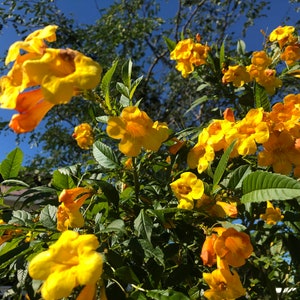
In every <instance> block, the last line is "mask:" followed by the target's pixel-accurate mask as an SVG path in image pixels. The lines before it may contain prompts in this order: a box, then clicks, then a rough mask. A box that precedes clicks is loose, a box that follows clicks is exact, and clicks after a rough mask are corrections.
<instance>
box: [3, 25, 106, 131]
mask: <svg viewBox="0 0 300 300" xmlns="http://www.w3.org/2000/svg"><path fill="white" fill-rule="evenodd" d="M56 29H57V26H55V25H49V26H47V27H45V28H44V29H40V30H38V31H35V32H33V33H32V34H30V35H29V36H28V37H27V38H26V39H25V40H24V41H19V42H16V43H14V44H13V45H12V46H11V47H10V49H9V51H8V55H7V58H6V63H9V62H11V61H15V62H14V64H13V66H12V68H11V70H10V71H9V72H8V73H7V75H6V76H3V77H1V79H0V85H1V91H0V106H1V107H2V108H7V109H16V110H18V111H19V112H20V113H26V114H27V115H28V114H29V115H30V116H33V115H34V114H37V115H38V116H37V117H35V116H34V118H35V119H36V120H38V122H37V121H35V122H31V124H29V123H28V124H27V123H26V122H27V121H29V119H30V118H31V117H28V116H26V117H21V116H18V117H17V119H14V120H13V122H12V126H11V127H12V128H13V129H15V128H16V130H17V131H16V132H18V133H21V132H28V131H31V130H33V129H34V128H35V126H37V124H38V123H39V121H40V120H41V119H42V118H43V116H44V115H45V114H46V113H47V111H48V110H50V109H51V104H52V105H56V104H65V103H68V102H69V101H70V100H71V98H72V97H73V96H74V95H77V94H79V93H80V92H82V91H83V90H86V89H92V88H94V87H96V86H97V84H98V83H99V82H100V77H101V72H102V69H101V67H100V65H99V64H98V63H96V62H95V61H93V60H92V59H91V58H88V57H86V56H84V55H83V54H81V53H80V52H78V51H74V50H71V49H67V50H64V49H52V48H47V45H46V44H45V42H44V39H45V40H47V41H49V42H52V41H54V40H55V39H56V35H55V31H56ZM21 50H22V54H21V53H20V51H21ZM23 52H25V53H24V54H23ZM33 88H34V89H36V90H38V89H40V91H41V94H40V99H38V101H37V99H36V96H37V93H27V91H30V90H31V89H33ZM24 92H25V95H26V98H27V100H26V104H27V106H26V107H25V105H24V104H22V111H21V110H20V101H19V100H20V99H19V95H20V93H21V95H22V94H23V93H24ZM31 96H33V98H32V99H31ZM22 97H23V96H21V98H22ZM37 103H39V104H38V105H37ZM41 103H42V104H41ZM33 107H35V108H34V110H33ZM24 119H25V120H24ZM19 123H20V124H19ZM21 123H22V124H24V126H23V125H22V124H21ZM25 123H26V124H25ZM34 123H36V125H35V126H34V125H33V124H34Z"/></svg>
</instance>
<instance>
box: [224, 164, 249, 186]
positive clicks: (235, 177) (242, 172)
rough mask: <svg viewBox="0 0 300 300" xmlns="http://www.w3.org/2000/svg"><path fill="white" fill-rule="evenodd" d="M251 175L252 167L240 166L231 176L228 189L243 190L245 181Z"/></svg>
mask: <svg viewBox="0 0 300 300" xmlns="http://www.w3.org/2000/svg"><path fill="white" fill-rule="evenodd" d="M250 173H251V167H250V166H249V165H243V166H239V167H238V168H237V169H235V170H234V171H232V173H231V174H230V175H231V177H230V178H229V181H228V185H227V187H228V188H229V189H231V190H234V189H238V188H241V186H242V183H243V180H244V179H245V177H246V176H248V175H249V174H250Z"/></svg>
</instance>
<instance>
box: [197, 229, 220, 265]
mask: <svg viewBox="0 0 300 300" xmlns="http://www.w3.org/2000/svg"><path fill="white" fill-rule="evenodd" d="M217 238H218V235H217V234H215V233H213V234H212V235H208V236H206V238H205V241H204V243H203V246H202V250H201V255H200V257H201V259H202V261H203V265H206V266H209V267H211V266H213V265H214V264H215V263H216V262H217V255H216V252H215V248H214V244H215V241H216V239H217Z"/></svg>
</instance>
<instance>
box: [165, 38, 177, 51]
mask: <svg viewBox="0 0 300 300" xmlns="http://www.w3.org/2000/svg"><path fill="white" fill-rule="evenodd" d="M163 39H164V41H165V43H166V45H167V47H168V49H169V51H170V52H172V51H173V50H174V49H175V47H176V42H175V41H173V40H171V39H169V38H168V37H166V36H164V37H163Z"/></svg>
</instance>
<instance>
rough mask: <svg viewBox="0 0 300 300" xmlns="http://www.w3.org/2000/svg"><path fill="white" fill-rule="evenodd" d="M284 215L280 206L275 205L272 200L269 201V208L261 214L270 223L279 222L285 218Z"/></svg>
mask: <svg viewBox="0 0 300 300" xmlns="http://www.w3.org/2000/svg"><path fill="white" fill-rule="evenodd" d="M283 217H284V216H283V215H282V214H281V211H280V209H279V208H278V207H276V208H275V207H274V206H273V204H272V203H271V202H270V201H267V208H266V211H265V213H264V214H261V215H260V218H261V219H262V220H264V221H265V222H266V223H267V224H269V225H275V224H276V223H277V222H279V221H281V220H282V219H283Z"/></svg>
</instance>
